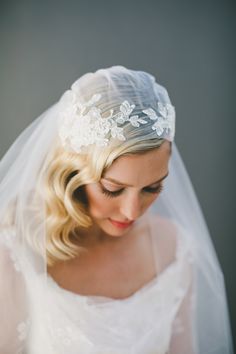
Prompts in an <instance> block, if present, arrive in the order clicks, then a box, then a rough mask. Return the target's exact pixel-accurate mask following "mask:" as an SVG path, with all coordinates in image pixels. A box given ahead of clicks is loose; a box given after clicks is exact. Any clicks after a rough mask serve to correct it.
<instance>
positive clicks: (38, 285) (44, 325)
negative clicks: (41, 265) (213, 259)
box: [12, 234, 191, 354]
mask: <svg viewBox="0 0 236 354" xmlns="http://www.w3.org/2000/svg"><path fill="white" fill-rule="evenodd" d="M12 260H14V257H13V256H12ZM15 266H16V267H17V263H16V262H15ZM27 279H28V282H29V287H28V289H27V291H28V298H29V302H30V306H29V308H30V313H29V316H28V318H27V319H26V320H24V321H22V322H20V323H18V327H17V328H18V336H19V340H21V341H22V348H25V349H23V351H22V353H26V354H39V353H40V354H42V353H44V354H54V353H55V354H90V353H91V354H132V353H133V354H166V353H168V350H169V347H170V342H171V340H172V339H173V337H174V336H178V335H179V333H181V331H182V328H181V327H182V324H181V316H179V312H180V308H181V304H182V302H183V299H184V298H185V296H186V294H187V292H188V289H189V286H190V281H191V275H190V268H189V253H188V247H187V244H186V243H185V239H184V238H183V236H181V234H179V235H178V238H177V248H176V256H175V259H174V261H173V262H171V263H170V264H169V265H168V266H167V267H166V268H165V269H164V270H163V271H162V272H161V273H160V274H158V275H157V276H156V277H155V278H154V279H152V280H151V281H150V282H149V283H147V284H146V285H144V286H143V287H142V288H141V289H139V290H138V291H136V292H135V293H134V294H133V295H131V296H129V297H127V298H125V299H112V298H109V297H105V296H86V295H79V294H75V293H73V292H71V291H68V290H65V289H63V288H62V287H60V286H59V285H58V284H57V283H56V282H55V281H54V280H53V278H52V277H51V276H49V275H48V276H47V279H46V281H43V279H41V278H40V277H34V278H31V279H30V277H29V276H28V278H27Z"/></svg>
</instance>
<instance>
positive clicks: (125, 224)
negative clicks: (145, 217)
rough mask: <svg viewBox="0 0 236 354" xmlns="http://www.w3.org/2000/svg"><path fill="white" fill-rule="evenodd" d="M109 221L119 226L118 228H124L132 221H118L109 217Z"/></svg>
mask: <svg viewBox="0 0 236 354" xmlns="http://www.w3.org/2000/svg"><path fill="white" fill-rule="evenodd" d="M109 221H110V222H111V223H112V224H113V225H114V226H116V227H119V228H126V227H129V226H130V225H132V224H133V222H134V221H130V222H120V221H117V220H112V219H109Z"/></svg>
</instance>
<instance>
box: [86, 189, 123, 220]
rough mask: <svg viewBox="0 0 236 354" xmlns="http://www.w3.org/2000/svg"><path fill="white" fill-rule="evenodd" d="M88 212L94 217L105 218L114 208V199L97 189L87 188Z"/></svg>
mask: <svg viewBox="0 0 236 354" xmlns="http://www.w3.org/2000/svg"><path fill="white" fill-rule="evenodd" d="M87 198H88V202H89V212H90V213H91V215H92V216H93V217H94V218H105V217H107V216H109V215H110V214H111V212H112V211H113V210H114V209H115V208H116V202H115V200H112V199H109V198H107V197H106V196H105V195H103V194H102V193H101V192H100V191H98V190H97V189H95V188H94V189H93V190H91V189H90V188H87Z"/></svg>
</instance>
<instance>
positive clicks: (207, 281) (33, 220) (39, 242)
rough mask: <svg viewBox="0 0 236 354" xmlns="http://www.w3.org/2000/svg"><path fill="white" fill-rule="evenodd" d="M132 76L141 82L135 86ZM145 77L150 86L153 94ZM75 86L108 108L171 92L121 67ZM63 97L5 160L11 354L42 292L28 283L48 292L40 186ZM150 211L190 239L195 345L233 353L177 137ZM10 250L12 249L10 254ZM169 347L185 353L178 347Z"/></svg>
mask: <svg viewBox="0 0 236 354" xmlns="http://www.w3.org/2000/svg"><path fill="white" fill-rule="evenodd" d="M128 74H129V75H131V76H132V75H133V81H132V80H130V82H129V83H128V85H129V88H130V87H131V91H129V89H128V86H126V81H125V80H124V77H127V75H128ZM94 75H98V76H99V77H101V78H102V79H101V82H100V81H99V80H97V81H96V85H95V86H93V78H94ZM104 80H105V81H106V85H105V84H104V82H105V81H104ZM119 80H120V82H119ZM135 80H139V81H138V84H137V85H135ZM147 80H148V82H149V85H150V83H151V85H152V93H151V94H150V92H149V89H148V88H147V87H149V86H148V85H147ZM145 88H146V89H145ZM76 89H77V90H78V92H79V94H80V96H81V97H84V98H86V99H89V98H91V96H92V95H93V94H96V93H97V92H99V93H101V92H105V96H104V101H102V102H101V105H100V108H101V109H102V110H104V111H105V110H109V109H110V108H111V107H112V106H113V105H114V102H115V100H117V102H120V101H121V99H124V98H126V99H127V100H128V101H129V102H130V103H134V104H135V105H136V106H138V105H140V107H141V108H143V107H145V104H146V106H147V104H148V105H151V104H152V100H153V99H154V98H155V100H159V101H160V102H166V103H170V99H169V96H168V93H167V91H166V90H165V89H164V88H163V87H162V86H160V85H159V84H157V83H156V81H155V78H154V77H153V76H152V75H150V74H147V73H145V72H141V71H133V70H129V69H126V68H124V67H122V66H114V67H111V68H108V69H101V70H98V71H97V72H96V73H88V74H86V75H84V76H82V77H81V78H80V79H78V80H77V81H76ZM62 101H63V100H59V101H58V102H57V103H56V104H54V105H53V106H52V107H51V108H49V109H48V110H47V111H46V112H44V113H43V114H42V115H41V116H40V117H38V118H37V119H36V120H34V121H33V123H32V124H31V125H30V126H28V127H27V128H26V129H25V130H24V131H23V132H22V134H21V135H20V136H19V137H18V139H17V140H16V141H15V142H14V143H13V145H12V146H11V147H10V149H9V150H8V151H7V153H6V154H5V156H4V157H3V158H2V160H1V162H0V225H1V230H0V231H1V232H0V246H1V247H0V253H1V256H0V259H1V261H0V263H1V267H0V273H1V274H0V279H1V282H2V285H1V290H0V292H1V294H0V300H1V304H0V307H1V311H0V314H1V316H0V317H1V324H0V348H9V349H8V351H6V352H7V353H14V352H17V353H20V350H21V348H23V345H24V340H23V339H24V338H25V337H26V336H27V333H28V331H27V325H28V324H29V323H30V322H28V321H30V317H31V314H32V312H33V309H32V308H33V304H35V303H37V306H40V304H41V302H42V301H43V299H42V297H41V296H40V294H41V292H40V291H39V292H38V297H37V299H34V301H33V303H32V301H31V289H32V288H34V287H36V286H38V285H37V284H38V283H37V282H36V281H35V279H37V278H38V277H40V279H42V283H43V284H44V285H43V286H44V290H45V291H48V290H47V262H46V246H45V245H46V242H47V237H46V230H45V213H46V210H45V209H46V207H45V201H44V198H43V193H41V192H40V191H41V188H43V184H42V181H43V176H44V172H45V171H44V166H45V160H46V159H47V158H48V153H49V152H50V151H51V147H52V146H53V144H55V143H56V142H57V141H58V117H59V116H60V112H61V107H62V106H61V105H62ZM107 103H108V104H107ZM148 213H150V215H152V216H153V215H154V217H155V215H161V216H163V217H164V218H167V219H168V220H171V221H172V222H173V223H175V224H176V225H179V227H180V228H181V230H183V233H184V235H185V237H186V240H187V242H188V244H189V247H190V250H191V257H190V267H191V274H192V277H191V306H190V307H189V313H188V318H189V320H188V326H190V327H191V333H192V337H193V343H194V344H193V347H194V351H195V352H196V353H199V354H206V353H212V354H229V353H233V348H232V341H231V331H230V325H229V317H228V308H227V300H226V292H225V284H224V276H223V274H222V270H221V267H220V264H219V262H218V259H217V255H216V252H215V250H214V247H213V243H212V241H211V238H210V235H209V231H208V228H207V225H206V223H205V220H204V216H203V214H202V212H201V208H200V206H199V203H198V200H197V198H196V195H195V193H194V189H193V187H192V184H191V181H190V178H189V176H188V174H187V172H186V169H185V167H184V164H183V162H182V159H181V156H180V154H179V152H178V149H177V146H176V144H175V143H174V142H173V143H172V156H171V160H170V165H169V176H168V178H167V180H166V182H165V188H164V191H163V192H162V193H161V195H160V197H159V198H158V199H157V201H156V202H155V203H154V204H153V205H152V206H151V207H150V209H149V211H148ZM9 249H10V250H11V251H10V255H9V253H8V252H7V250H9ZM22 270H23V271H22ZM9 279H10V280H9ZM29 284H30V285H31V286H28V285H29ZM34 294H36V293H35V292H34ZM34 297H35V295H34ZM157 321H158V319H157ZM22 338H23V339H22ZM22 350H23V349H22ZM4 353H5V352H4ZM171 353H174V354H178V353H179V354H183V352H181V351H178V350H177V349H176V350H173V351H171Z"/></svg>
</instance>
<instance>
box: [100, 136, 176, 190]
mask: <svg viewBox="0 0 236 354" xmlns="http://www.w3.org/2000/svg"><path fill="white" fill-rule="evenodd" d="M169 158H170V143H169V142H168V141H165V142H164V143H162V145H161V146H160V147H158V148H156V149H153V150H150V151H147V152H145V153H142V154H133V155H126V156H121V157H119V158H118V159H117V160H115V161H114V162H113V164H112V165H111V166H110V167H109V169H107V171H106V172H105V173H104V175H103V178H112V179H115V180H118V181H119V182H121V183H124V184H130V185H133V186H137V187H138V186H143V185H149V184H151V183H154V182H155V181H158V179H160V178H162V177H163V176H165V175H166V174H167V172H168V162H169Z"/></svg>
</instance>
